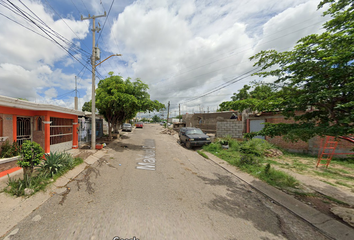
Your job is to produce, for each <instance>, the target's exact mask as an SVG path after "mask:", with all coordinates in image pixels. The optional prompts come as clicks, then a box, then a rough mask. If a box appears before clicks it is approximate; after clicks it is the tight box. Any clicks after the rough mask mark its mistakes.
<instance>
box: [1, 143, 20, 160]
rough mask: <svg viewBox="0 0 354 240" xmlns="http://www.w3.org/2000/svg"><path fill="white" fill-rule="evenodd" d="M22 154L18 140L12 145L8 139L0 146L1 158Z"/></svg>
mask: <svg viewBox="0 0 354 240" xmlns="http://www.w3.org/2000/svg"><path fill="white" fill-rule="evenodd" d="M19 154H20V148H19V146H18V144H17V142H15V141H14V142H13V143H12V145H11V144H10V143H9V140H6V141H5V142H4V143H3V144H2V145H1V148H0V158H10V157H14V156H18V155H19Z"/></svg>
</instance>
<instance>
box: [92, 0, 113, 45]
mask: <svg viewBox="0 0 354 240" xmlns="http://www.w3.org/2000/svg"><path fill="white" fill-rule="evenodd" d="M113 3H114V0H113V1H112V3H111V6H110V7H109V10H108V14H107V17H106V19H105V20H104V23H103V26H102V29H101V32H100V34H99V35H98V38H97V42H96V47H97V46H98V42H99V41H100V38H101V35H102V32H103V29H104V26H105V25H106V22H107V19H108V16H109V13H110V12H111V10H112V6H113ZM101 4H102V2H101ZM102 6H103V5H102Z"/></svg>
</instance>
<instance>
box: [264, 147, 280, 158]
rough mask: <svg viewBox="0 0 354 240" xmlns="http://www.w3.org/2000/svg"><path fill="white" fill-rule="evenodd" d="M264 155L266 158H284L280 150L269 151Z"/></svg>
mask: <svg viewBox="0 0 354 240" xmlns="http://www.w3.org/2000/svg"><path fill="white" fill-rule="evenodd" d="M264 155H265V156H266V157H279V156H283V152H282V151H280V150H279V149H275V148H274V149H268V150H265V152H264Z"/></svg>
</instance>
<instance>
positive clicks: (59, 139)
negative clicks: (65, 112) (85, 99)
mask: <svg viewBox="0 0 354 240" xmlns="http://www.w3.org/2000/svg"><path fill="white" fill-rule="evenodd" d="M50 121H51V122H52V123H51V124H50V145H53V144H58V143H63V142H69V141H72V140H73V120H72V119H66V118H53V117H51V118H50Z"/></svg>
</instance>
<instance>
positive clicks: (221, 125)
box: [216, 119, 243, 138]
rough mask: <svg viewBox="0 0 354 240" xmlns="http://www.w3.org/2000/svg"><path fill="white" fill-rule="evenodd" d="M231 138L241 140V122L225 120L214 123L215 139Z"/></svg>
mask: <svg viewBox="0 0 354 240" xmlns="http://www.w3.org/2000/svg"><path fill="white" fill-rule="evenodd" d="M228 135H229V136H231V137H232V138H242V136H243V122H242V121H237V120H236V119H225V120H222V121H218V122H217V123H216V137H226V136H228Z"/></svg>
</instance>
